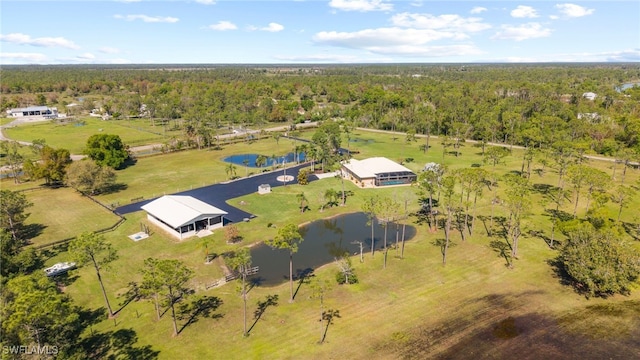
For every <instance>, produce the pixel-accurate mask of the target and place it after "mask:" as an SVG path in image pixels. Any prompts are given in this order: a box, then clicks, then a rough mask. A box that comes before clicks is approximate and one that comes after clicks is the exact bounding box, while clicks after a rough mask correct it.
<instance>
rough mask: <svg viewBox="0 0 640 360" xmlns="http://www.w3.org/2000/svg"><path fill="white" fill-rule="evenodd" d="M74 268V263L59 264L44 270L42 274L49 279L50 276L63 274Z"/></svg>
mask: <svg viewBox="0 0 640 360" xmlns="http://www.w3.org/2000/svg"><path fill="white" fill-rule="evenodd" d="M75 268H76V263H74V262H61V263H57V264H55V265H53V266H51V267H48V268H46V269H44V272H45V274H47V276H49V277H51V276H56V275H60V274H64V273H66V272H67V271H69V270H72V269H75Z"/></svg>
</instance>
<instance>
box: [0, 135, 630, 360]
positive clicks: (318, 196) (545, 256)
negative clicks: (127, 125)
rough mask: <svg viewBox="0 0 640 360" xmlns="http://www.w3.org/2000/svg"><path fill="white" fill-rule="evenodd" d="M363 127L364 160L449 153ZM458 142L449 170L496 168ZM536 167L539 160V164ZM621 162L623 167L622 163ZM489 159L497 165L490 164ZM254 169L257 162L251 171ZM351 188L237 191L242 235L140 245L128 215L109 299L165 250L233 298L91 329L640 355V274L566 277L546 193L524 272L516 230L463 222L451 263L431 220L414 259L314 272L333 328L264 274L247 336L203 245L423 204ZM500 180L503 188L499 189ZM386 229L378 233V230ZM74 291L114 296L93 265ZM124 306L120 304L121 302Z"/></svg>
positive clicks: (238, 341) (96, 333)
mask: <svg viewBox="0 0 640 360" xmlns="http://www.w3.org/2000/svg"><path fill="white" fill-rule="evenodd" d="M306 135H307V134H303V136H306ZM352 137H355V138H362V139H368V140H370V141H362V142H354V143H351V144H350V147H351V148H352V149H354V148H355V149H356V150H358V151H359V154H357V155H356V157H357V158H365V157H369V156H387V157H389V158H391V159H394V160H398V159H400V158H409V157H411V158H413V159H414V161H413V162H410V163H407V164H406V165H407V166H408V167H410V168H411V169H413V170H416V171H418V170H419V169H421V168H422V166H424V164H425V163H426V162H430V161H435V162H442V147H441V145H440V143H439V141H438V140H436V139H432V140H431V146H432V148H431V149H429V151H428V152H426V153H424V152H423V151H421V150H420V149H419V148H418V146H419V145H420V144H422V143H424V139H419V140H418V142H416V143H410V144H405V141H404V138H402V137H398V138H397V139H396V140H394V139H393V136H391V135H388V134H379V133H371V132H365V131H360V130H358V131H356V132H355V133H354V134H352ZM293 146H294V143H293V142H291V141H290V140H286V139H280V141H279V142H278V143H277V144H276V142H275V140H273V139H267V140H261V141H258V142H255V143H253V144H245V143H243V144H236V145H230V146H226V147H225V148H224V149H223V150H220V151H208V150H199V151H198V150H192V151H185V152H179V153H175V154H169V155H160V156H153V157H145V158H140V159H138V162H137V163H136V164H135V165H134V166H131V167H130V168H127V169H124V170H121V171H118V181H119V182H121V183H124V184H126V185H127V186H126V189H124V190H122V191H121V192H116V193H113V194H107V195H102V196H100V197H99V198H100V199H101V201H103V202H105V203H112V202H125V201H127V199H130V198H134V197H138V196H144V197H151V196H153V195H156V196H157V195H159V193H161V192H166V193H167V194H168V193H173V192H176V191H177V190H180V191H181V190H185V189H187V188H190V187H194V188H195V187H198V186H201V185H200V184H202V183H208V182H207V180H208V179H210V180H213V181H212V182H215V181H220V180H221V179H223V178H225V177H226V173H225V170H224V168H225V166H226V165H225V163H224V162H222V161H221V159H222V158H224V157H225V156H227V154H229V155H231V154H242V153H247V152H251V153H264V152H267V153H266V154H265V155H269V152H275V153H276V154H284V153H286V152H288V151H290V149H291V148H292V147H293ZM460 151H461V155H460V156H458V157H455V156H453V155H451V154H446V156H445V157H444V164H446V165H447V166H449V167H450V168H452V169H455V168H462V167H469V166H472V165H473V164H478V165H480V166H485V165H483V163H482V155H481V154H480V153H481V149H480V148H478V147H475V146H473V145H471V144H464V146H463V147H462V148H461V149H460ZM521 161H522V152H521V150H518V149H514V151H513V154H512V155H511V156H509V157H507V158H506V161H505V163H504V164H500V165H498V166H497V167H496V173H497V174H498V175H503V174H506V173H508V172H510V171H518V170H520V166H521ZM589 164H590V165H592V166H594V167H597V168H600V169H601V170H603V171H606V172H608V173H609V174H613V163H608V162H600V161H598V162H596V161H591V162H589ZM538 166H540V165H539V164H538V163H536V164H535V165H534V168H535V167H538ZM620 166H621V165H618V169H617V172H616V173H617V174H620V170H621V167H620ZM487 170H488V171H492V170H491V168H490V167H488V166H487ZM253 171H255V170H253ZM248 172H250V170H249V169H247V170H246V173H248ZM237 175H239V176H244V175H245V169H243V168H242V167H240V166H239V167H238V169H237ZM639 177H640V172H639V171H637V170H632V169H629V170H628V171H627V175H626V178H625V183H627V184H632V183H634V182H636V181H637V179H638V178H639ZM557 178H558V175H557V173H556V172H555V171H553V170H551V169H548V168H547V169H546V171H545V172H544V173H542V172H541V173H540V175H538V174H537V173H534V174H533V175H532V178H531V181H532V183H533V184H548V185H555V184H556V183H557ZM616 181H620V179H619V178H618V179H617V180H616ZM4 185H5V183H4V182H3V186H4ZM7 185H9V186H10V184H7ZM344 185H345V189H346V190H351V191H353V192H354V195H353V196H352V197H350V198H348V200H347V204H346V206H344V207H342V206H338V207H331V208H326V209H325V210H324V211H322V212H321V211H320V206H321V204H322V202H323V199H322V194H323V193H324V191H325V190H326V189H328V188H333V189H336V190H340V189H341V187H342V183H341V181H340V180H338V179H335V178H330V179H324V180H320V181H316V182H312V183H310V184H309V185H306V186H301V185H292V186H287V187H278V188H274V189H273V192H272V193H271V194H268V195H262V196H261V195H258V194H250V195H247V196H243V197H241V198H237V199H232V200H230V201H229V202H230V204H232V205H234V206H238V207H241V208H242V209H243V210H246V211H248V212H251V213H254V214H256V215H257V217H256V218H255V219H253V220H251V221H250V222H248V223H241V224H238V228H239V230H240V234H241V235H242V236H243V240H242V241H241V242H239V243H237V244H227V243H226V242H225V238H224V231H216V232H215V233H214V235H212V236H210V237H209V238H205V239H199V238H197V237H196V238H191V239H188V240H184V241H182V242H177V241H175V240H173V239H171V238H169V237H168V236H166V235H165V234H163V233H162V232H161V231H159V230H157V229H153V228H152V230H154V233H153V235H152V236H151V237H149V238H148V239H144V240H142V241H139V242H133V241H132V240H130V239H129V238H127V236H128V235H130V234H133V233H135V232H138V231H140V223H141V222H145V216H144V214H143V213H142V212H138V213H135V214H130V215H128V216H127V221H126V222H125V223H124V224H122V225H121V226H120V227H118V228H117V229H116V230H115V231H113V232H110V233H107V234H105V236H106V238H107V239H108V240H109V241H110V242H111V243H112V244H113V246H114V247H115V248H116V249H117V250H118V253H119V259H118V260H117V261H116V262H114V263H112V264H111V266H110V267H109V268H108V269H106V270H105V271H104V272H103V279H104V280H105V287H106V289H107V291H108V293H109V296H110V299H111V300H112V304H119V303H122V304H124V303H125V302H124V301H123V299H122V298H118V297H117V296H116V295H117V294H121V293H124V292H125V291H126V289H127V286H128V284H129V283H130V282H131V281H140V280H141V275H140V273H139V269H140V268H141V266H142V262H143V261H144V259H145V258H147V257H155V258H169V259H179V260H182V261H184V262H185V264H187V266H189V267H190V268H192V269H193V270H194V272H195V277H194V279H193V281H192V283H191V286H192V287H193V288H194V289H195V290H196V294H197V295H207V296H215V297H218V298H220V299H221V300H222V305H221V306H220V307H219V308H217V309H216V310H215V311H214V313H213V314H212V315H217V316H213V317H211V318H205V317H202V316H201V317H197V318H196V319H195V321H193V322H192V323H191V324H189V325H188V326H186V327H184V329H183V330H182V331H181V333H180V335H179V336H177V337H172V336H171V331H172V330H171V320H170V315H169V312H167V313H165V314H164V315H163V317H162V318H161V319H160V320H159V321H157V320H156V319H155V312H154V309H153V304H152V303H151V302H149V301H144V300H140V301H133V302H130V303H128V304H126V306H124V307H122V309H121V310H120V311H119V312H118V314H117V316H116V318H115V320H107V319H106V318H105V320H103V321H100V322H98V323H96V324H94V325H93V326H92V327H91V331H89V330H87V331H86V333H85V336H86V338H87V339H88V340H89V341H92V340H91V339H93V340H95V341H97V340H98V339H99V337H100V334H103V335H104V336H107V337H108V336H110V334H113V332H115V331H118V330H126V329H131V330H133V331H134V332H135V334H136V336H137V343H136V344H135V346H137V347H140V348H142V347H144V346H147V345H149V346H151V348H152V349H153V350H155V351H159V357H160V358H162V359H171V358H182V359H199V358H219V359H264V358H277V359H325V358H353V359H365V358H366V359H392V358H416V359H423V358H447V359H449V358H465V359H466V358H469V357H490V358H505V357H517V358H525V359H537V358H543V357H549V358H554V359H556V358H557V359H571V358H594V359H595V358H603V357H610V358H634V357H637V356H638V354H639V353H640V320H638V319H640V310H638V309H640V285H636V286H635V288H634V289H633V291H632V293H631V294H630V295H629V296H614V297H611V298H609V299H601V298H591V299H586V298H584V297H583V296H581V295H579V294H577V293H576V292H575V291H574V290H573V288H571V287H570V286H568V285H566V284H565V281H564V279H562V277H561V276H560V275H559V274H558V272H557V269H556V268H555V267H554V266H553V265H552V263H553V260H554V259H555V258H556V257H557V255H558V252H557V250H553V249H550V248H549V247H548V246H547V244H546V243H545V241H544V239H543V238H542V237H541V236H539V235H536V232H537V231H541V232H542V233H543V234H546V235H547V236H548V235H549V232H550V220H549V217H548V216H546V215H544V209H545V208H547V207H550V205H549V204H548V202H545V200H544V195H545V194H544V193H543V192H542V191H534V192H533V193H532V207H531V216H529V217H528V218H527V219H526V220H525V231H524V235H523V238H522V239H521V241H520V250H519V258H518V259H517V260H515V261H514V267H513V269H509V268H508V267H507V266H506V263H505V259H504V257H502V256H501V254H500V253H499V251H497V249H496V248H495V247H494V246H492V242H495V241H498V242H504V241H505V239H504V238H502V237H494V238H489V237H488V236H487V232H486V231H485V225H486V226H488V224H485V223H483V221H482V220H477V221H476V224H475V225H476V226H475V229H474V233H473V235H472V236H471V237H469V238H468V239H467V241H464V242H463V241H462V240H461V238H460V236H459V233H458V232H456V231H454V234H453V243H454V246H452V247H451V248H450V249H449V253H448V260H447V265H446V266H443V265H442V254H441V252H440V247H439V246H435V245H434V242H435V241H436V240H437V239H438V238H442V237H444V235H443V233H442V230H438V231H437V232H435V233H432V232H430V231H429V230H428V228H427V226H426V225H424V224H420V225H417V229H418V234H417V236H416V238H414V239H413V240H412V241H410V242H408V243H407V245H406V250H405V257H404V259H400V258H398V257H397V255H396V252H395V250H393V249H392V250H390V251H389V259H388V264H387V268H386V269H383V268H382V264H383V257H382V253H381V252H377V253H376V254H375V255H374V256H373V257H372V256H371V255H370V254H368V253H366V254H365V260H364V262H363V263H360V262H359V257H358V256H354V257H352V263H353V265H354V268H355V271H356V274H357V275H358V278H359V280H360V282H359V283H358V284H355V285H348V286H344V285H343V286H340V285H337V284H336V283H335V280H334V276H335V272H336V271H337V266H336V265H335V264H328V265H326V266H324V267H322V268H321V269H317V270H316V271H315V277H317V278H318V279H327V280H329V281H330V282H331V283H332V287H331V289H330V290H329V291H328V292H327V293H326V294H325V298H324V309H325V310H326V309H333V310H338V311H339V314H340V317H339V318H335V319H334V322H333V324H331V325H329V327H328V328H326V327H324V328H323V327H322V326H321V324H320V323H319V322H318V317H319V313H320V311H321V308H320V303H319V301H318V300H317V299H315V298H313V297H312V291H311V287H310V286H309V284H306V283H304V284H301V286H300V288H299V291H298V292H297V295H296V299H295V302H293V303H289V302H288V301H287V299H288V292H289V287H288V284H287V283H283V284H282V285H280V286H275V287H266V286H260V285H257V286H255V287H253V288H252V289H251V291H250V292H249V300H248V304H249V306H248V312H249V326H251V325H252V324H254V319H253V313H254V310H256V307H257V305H256V303H257V302H258V301H263V300H264V299H265V298H266V296H268V295H274V294H275V295H278V296H279V301H278V305H277V306H271V307H268V308H267V309H266V311H265V312H264V314H263V315H262V316H261V317H260V318H259V319H258V320H257V321H256V322H255V325H254V326H253V327H252V329H251V331H250V336H248V337H246V338H245V337H243V336H242V300H241V297H240V296H239V292H238V282H233V283H230V284H227V285H225V286H222V287H218V288H211V289H208V290H207V289H206V285H207V284H208V283H209V282H211V281H213V280H215V279H217V278H219V277H220V276H221V275H222V274H223V272H222V268H221V267H220V265H221V262H220V259H219V258H218V259H216V260H215V261H214V262H213V263H212V264H209V265H206V264H204V252H205V243H206V244H207V249H208V251H209V252H211V253H217V254H220V253H222V252H225V251H228V250H233V249H234V248H238V247H241V246H248V245H251V244H253V243H256V242H260V241H263V240H265V239H268V238H270V237H273V236H274V235H275V234H276V229H274V228H273V227H268V226H267V225H268V224H269V223H272V224H274V225H276V226H277V227H279V226H282V225H284V224H286V223H289V222H293V223H304V222H307V221H312V220H316V219H321V218H325V217H330V216H335V215H337V214H339V213H345V212H355V211H360V208H361V204H362V201H363V199H364V198H365V197H367V196H370V195H373V194H378V195H380V196H392V197H394V198H395V199H396V200H398V201H403V199H407V200H408V203H409V210H410V211H415V210H416V209H417V208H418V206H419V205H418V202H417V195H416V194H415V192H416V189H415V188H413V187H390V188H385V189H360V188H358V187H357V186H355V185H353V184H352V183H350V182H348V181H345V184H344ZM539 188H540V189H543V188H544V187H539ZM58 190H60V189H55V190H38V191H33V192H27V193H26V194H27V196H28V197H29V199H30V200H31V201H33V202H34V203H36V202H41V201H43V199H39V198H36V197H34V194H36V193H38V192H42V193H43V194H44V193H47V192H50V194H51V196H50V197H51V198H55V195H54V194H56V193H55V191H58ZM503 190H504V189H503V188H502V187H499V188H498V195H499V196H500V194H501V192H502V191H503ZM69 191H70V190H69ZM300 192H304V193H305V195H306V196H307V198H308V200H309V207H310V211H307V212H304V213H301V212H300V210H299V207H298V205H299V203H298V202H297V200H296V194H298V193H300ZM92 204H93V203H92ZM241 204H242V205H241ZM638 205H640V196H638V195H636V196H635V198H634V201H633V203H632V204H631V205H630V206H629V207H628V208H627V209H625V210H624V212H623V216H622V220H623V221H624V222H626V223H629V224H636V223H637V222H638V221H640V220H638V219H636V216H637V215H638V213H637V211H636V209H637V208H638ZM35 206H40V205H34V209H35ZM46 206H47V205H44V207H43V209H44V208H46ZM94 206H95V207H96V209H93V210H90V211H88V212H87V215H86V217H89V218H91V217H96V216H102V215H98V212H99V211H98V210H97V208H98V205H95V204H93V205H90V207H94ZM490 208H491V203H490V200H489V191H485V195H484V196H483V198H482V199H480V200H479V204H478V210H477V213H478V214H485V215H486V214H487V213H488V212H489V211H490ZM607 208H608V210H609V214H610V216H611V217H612V218H615V216H616V215H617V208H616V205H615V204H612V203H609V204H607ZM65 209H66V208H65V207H63V208H61V209H59V210H58V211H60V212H61V213H59V214H56V215H54V216H59V217H62V216H69V217H73V216H74V215H71V213H68V214H65V215H62V214H63V213H64V211H65ZM572 209H573V203H572V198H569V199H568V200H567V201H566V202H565V204H564V206H563V210H565V211H567V212H571V211H572ZM67 210H69V211H70V210H71V209H67ZM100 211H102V210H100ZM584 211H585V200H584V198H583V199H581V201H580V203H579V207H578V216H579V217H584ZM32 213H34V212H33V211H32ZM495 213H496V216H505V215H506V212H505V210H504V209H503V208H502V207H501V206H499V205H496V206H495ZM107 214H108V213H107ZM35 220H38V223H40V222H41V223H42V224H43V225H45V226H47V227H53V226H58V225H55V224H52V223H51V221H50V220H48V219H47V218H46V217H43V218H40V219H38V218H36V219H32V218H30V219H29V222H30V223H36V221H35ZM416 220H417V218H416V217H414V216H411V217H410V218H409V219H408V221H410V222H412V223H415V222H416ZM529 230H533V232H531V233H530V232H529ZM368 232H369V229H368V228H363V236H364V237H366V236H367V234H368ZM380 236H382V235H381V234H376V237H377V238H379V237H380ZM623 236H624V237H625V239H626V240H628V241H632V242H633V243H634V244H635V246H637V247H640V241H638V240H637V239H636V240H634V239H633V237H632V236H631V234H626V233H625V234H624V235H623ZM391 237H392V236H391V235H390V238H391ZM556 238H557V239H558V240H560V241H562V240H563V236H562V235H561V234H559V233H556ZM64 260H68V255H67V254H66V253H65V252H64V251H59V252H57V253H56V254H55V255H54V256H53V257H52V258H50V259H49V260H48V262H47V264H50V263H54V262H57V261H64ZM294 269H295V255H294ZM297 285H298V284H297V283H296V284H295V286H297ZM65 289H66V290H65V291H67V292H68V293H69V294H70V295H71V296H72V297H73V299H74V300H75V301H76V302H77V303H78V304H79V305H81V306H85V307H88V308H90V309H100V308H103V307H104V303H103V300H102V296H101V294H100V288H99V285H98V282H97V280H96V278H95V272H94V271H93V270H92V269H91V268H89V267H86V268H81V269H79V270H77V271H73V272H72V273H71V276H70V277H69V283H68V284H67V286H66V288H65ZM114 308H115V309H118V308H120V306H115V305H114ZM186 322H187V320H186V319H183V320H180V321H179V326H181V325H183V324H185V323H186ZM324 331H326V332H327V333H326V336H327V337H326V342H325V343H324V344H318V340H319V339H320V336H321V335H322V333H323V332H324ZM117 350H118V349H117V346H115V347H114V348H112V349H111V351H113V352H117Z"/></svg>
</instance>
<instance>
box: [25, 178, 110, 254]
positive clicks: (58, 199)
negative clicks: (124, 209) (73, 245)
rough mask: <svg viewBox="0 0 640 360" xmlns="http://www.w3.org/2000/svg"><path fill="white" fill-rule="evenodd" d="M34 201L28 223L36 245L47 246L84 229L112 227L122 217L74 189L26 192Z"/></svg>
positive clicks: (28, 197) (29, 209)
mask: <svg viewBox="0 0 640 360" xmlns="http://www.w3.org/2000/svg"><path fill="white" fill-rule="evenodd" d="M25 194H26V196H27V199H28V200H29V201H30V202H32V203H33V206H32V207H30V208H28V210H27V211H28V212H29V213H30V214H31V215H30V216H29V218H27V221H26V225H27V226H28V227H29V228H33V229H34V231H35V233H34V235H35V236H34V237H33V238H32V239H31V242H32V243H33V245H35V246H38V245H44V244H48V243H51V242H55V241H57V240H62V239H67V238H70V237H74V236H76V235H77V234H80V233H82V232H85V231H97V230H100V229H105V228H108V227H111V226H112V225H114V224H115V223H117V222H118V220H119V218H118V217H117V216H116V215H114V214H113V213H111V212H110V211H108V210H107V209H105V208H103V207H101V206H98V205H97V204H96V203H94V202H93V201H91V200H90V199H88V198H86V197H83V196H82V195H80V194H79V193H78V192H76V191H75V190H73V189H71V188H59V189H46V188H42V189H37V190H28V191H26V192H25Z"/></svg>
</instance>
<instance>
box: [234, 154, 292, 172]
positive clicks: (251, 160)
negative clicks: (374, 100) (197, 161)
mask: <svg viewBox="0 0 640 360" xmlns="http://www.w3.org/2000/svg"><path fill="white" fill-rule="evenodd" d="M258 156H260V154H238V155H231V156H228V157H226V158H224V161H225V162H228V163H232V164H235V165H240V166H245V163H246V166H248V167H252V168H257V167H258V166H256V160H257V159H258ZM264 156H265V157H266V162H265V164H264V165H262V166H261V167H263V168H266V167H270V166H273V163H274V162H277V163H278V164H282V162H283V161H286V163H287V164H291V163H295V162H296V160H298V162H303V161H304V159H305V156H304V153H303V152H301V153H299V154H298V159H296V156H294V153H292V152H291V153H288V154H287V155H282V156H276V157H275V158H272V157H271V155H264Z"/></svg>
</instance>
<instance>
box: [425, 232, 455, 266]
mask: <svg viewBox="0 0 640 360" xmlns="http://www.w3.org/2000/svg"><path fill="white" fill-rule="evenodd" d="M431 245H433V246H437V247H439V248H440V255H442V263H443V264H444V261H445V256H446V255H447V253H446V252H447V250H448V249H451V248H452V247H454V246H456V243H454V242H453V241H452V240H451V239H449V246H448V247H447V239H442V238H440V239H435V240H433V241H432V242H431Z"/></svg>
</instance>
